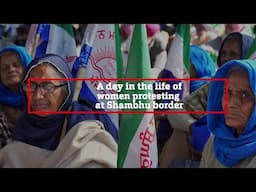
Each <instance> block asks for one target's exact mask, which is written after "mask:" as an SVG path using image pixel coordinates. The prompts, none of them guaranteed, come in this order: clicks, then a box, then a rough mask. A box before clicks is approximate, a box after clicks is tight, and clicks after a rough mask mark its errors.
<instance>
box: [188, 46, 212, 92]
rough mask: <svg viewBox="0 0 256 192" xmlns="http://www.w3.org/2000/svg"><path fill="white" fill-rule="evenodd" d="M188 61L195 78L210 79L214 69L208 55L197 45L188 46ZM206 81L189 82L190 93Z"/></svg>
mask: <svg viewBox="0 0 256 192" xmlns="http://www.w3.org/2000/svg"><path fill="white" fill-rule="evenodd" d="M190 60H191V64H192V65H193V66H194V68H195V71H196V74H197V78H211V77H213V76H214V74H215V71H216V68H215V64H214V62H213V60H212V58H211V57H210V55H209V54H208V53H207V52H206V51H205V50H204V49H202V48H201V47H200V46H198V45H191V46H190ZM205 83H206V81H198V80H196V81H194V80H192V81H190V93H192V92H193V91H195V90H196V89H197V88H199V87H200V86H202V85H203V84H205Z"/></svg>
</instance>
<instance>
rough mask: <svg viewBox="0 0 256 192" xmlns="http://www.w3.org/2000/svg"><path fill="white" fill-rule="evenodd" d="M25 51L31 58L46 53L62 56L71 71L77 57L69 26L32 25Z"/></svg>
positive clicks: (72, 34) (70, 26)
mask: <svg viewBox="0 0 256 192" xmlns="http://www.w3.org/2000/svg"><path fill="white" fill-rule="evenodd" d="M26 49H27V51H28V52H29V53H30V55H31V56H32V57H33V58H36V57H39V56H41V55H43V54H46V53H54V54H58V55H60V56H62V57H63V58H64V59H66V61H67V62H68V63H69V65H70V69H72V66H73V63H74V61H75V59H76V57H77V51H76V41H75V36H74V31H73V28H72V25H71V24H32V25H31V27H30V31H29V35H28V39H27V41H26Z"/></svg>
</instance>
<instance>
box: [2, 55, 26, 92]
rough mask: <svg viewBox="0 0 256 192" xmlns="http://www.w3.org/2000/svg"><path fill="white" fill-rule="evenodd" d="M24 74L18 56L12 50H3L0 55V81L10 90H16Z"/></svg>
mask: <svg viewBox="0 0 256 192" xmlns="http://www.w3.org/2000/svg"><path fill="white" fill-rule="evenodd" d="M23 74H24V68H23V65H22V62H21V60H20V57H19V55H18V54H17V53H15V52H13V51H8V52H5V53H3V54H2V55H1V57H0V78H1V82H2V83H3V84H4V86H6V87H7V88H9V89H10V90H12V91H14V92H17V91H18V90H19V87H20V83H21V81H22V78H23Z"/></svg>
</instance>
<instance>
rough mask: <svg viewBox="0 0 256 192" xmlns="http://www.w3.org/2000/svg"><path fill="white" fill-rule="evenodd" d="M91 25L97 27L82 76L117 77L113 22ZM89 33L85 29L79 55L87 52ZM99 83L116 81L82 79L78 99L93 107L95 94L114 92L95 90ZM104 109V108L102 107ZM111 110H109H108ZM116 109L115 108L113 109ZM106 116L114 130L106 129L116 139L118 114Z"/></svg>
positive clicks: (96, 100)
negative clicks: (86, 43) (85, 42)
mask: <svg viewBox="0 0 256 192" xmlns="http://www.w3.org/2000/svg"><path fill="white" fill-rule="evenodd" d="M92 25H97V29H96V30H95V32H94V34H93V35H95V38H94V41H93V44H92V50H91V53H90V57H89V61H88V64H87V66H86V71H85V74H84V76H83V77H84V78H91V79H92V78H103V79H106V78H117V62H116V59H117V58H116V53H115V51H116V50H115V28H114V24H89V25H88V26H87V28H90V27H91V26H92ZM88 35H91V33H90V34H89V33H88V32H87V30H86V31H85V34H84V37H83V42H82V48H81V53H80V56H81V55H84V54H85V53H83V52H87V51H86V47H87V45H85V44H84V39H86V38H87V37H88ZM79 65H80V62H75V63H74V66H73V70H72V73H73V75H74V76H76V72H77V69H78V68H79ZM99 83H101V84H102V86H103V87H106V84H108V83H117V80H116V81H112V80H111V81H110V80H102V81H99V80H90V81H89V80H87V81H83V83H82V88H81V91H80V94H79V99H83V100H84V99H85V100H86V101H88V102H89V103H90V105H91V106H93V107H95V104H96V103H98V102H99V100H98V97H97V95H98V94H103V93H105V94H114V93H116V91H114V90H106V89H104V90H97V86H98V84H99ZM101 102H103V103H105V106H106V102H107V100H101ZM102 110H104V109H102ZM108 111H111V110H108ZM115 111H116V110H115ZM106 118H108V119H109V120H110V121H111V122H112V124H114V130H108V131H109V132H110V133H111V135H112V136H113V137H114V139H115V140H116V141H117V140H118V127H119V126H118V125H119V123H118V120H119V117H118V114H110V113H109V114H106Z"/></svg>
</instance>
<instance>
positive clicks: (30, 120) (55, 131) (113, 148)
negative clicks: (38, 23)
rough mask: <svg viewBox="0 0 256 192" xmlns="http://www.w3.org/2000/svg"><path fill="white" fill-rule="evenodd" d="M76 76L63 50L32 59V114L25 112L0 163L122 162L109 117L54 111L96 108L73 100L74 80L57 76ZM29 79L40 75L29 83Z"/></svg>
mask: <svg viewBox="0 0 256 192" xmlns="http://www.w3.org/2000/svg"><path fill="white" fill-rule="evenodd" d="M71 77H72V76H71V73H70V70H69V67H68V64H67V63H66V62H65V60H64V59H63V58H61V57H59V56H58V55H54V54H47V55H44V56H42V57H40V58H38V59H35V60H33V61H32V62H31V63H30V65H29V66H28V70H27V72H26V74H25V77H24V80H23V82H24V86H23V88H24V91H25V93H26V95H27V102H28V104H30V105H29V106H28V107H29V109H30V111H31V113H28V112H26V113H24V114H23V116H22V117H21V118H20V120H19V122H18V124H17V127H16V128H15V130H14V137H13V139H14V141H13V142H12V143H10V144H8V145H7V146H6V147H4V148H3V149H2V150H1V151H0V167H116V158H117V144H116V142H115V140H114V138H113V137H112V136H111V135H110V134H109V133H108V132H107V131H106V130H104V122H100V121H98V120H95V118H94V116H88V115H87V114H71V115H64V114H56V113H54V112H57V111H68V110H71V109H73V110H74V109H75V110H76V111H83V110H84V111H86V110H90V109H89V108H88V107H87V106H83V105H81V104H79V103H78V102H72V97H73V92H74V81H69V80H67V81H64V80H56V78H71ZM29 78H38V79H37V80H34V81H32V80H31V82H30V83H28V82H29V81H28V79H29ZM46 78H48V79H47V80H46ZM49 78H55V79H49ZM43 79H45V80H43ZM27 110H28V109H27Z"/></svg>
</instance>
